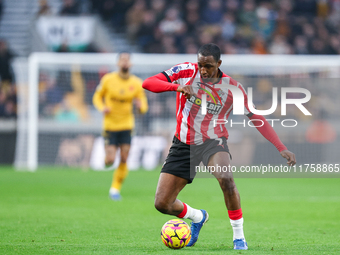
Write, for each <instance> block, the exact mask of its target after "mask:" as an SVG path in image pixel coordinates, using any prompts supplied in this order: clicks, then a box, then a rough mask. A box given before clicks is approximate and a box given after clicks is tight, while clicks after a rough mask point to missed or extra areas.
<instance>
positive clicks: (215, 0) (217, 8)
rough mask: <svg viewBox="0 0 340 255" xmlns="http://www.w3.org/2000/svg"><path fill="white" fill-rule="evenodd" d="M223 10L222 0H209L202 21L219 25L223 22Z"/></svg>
mask: <svg viewBox="0 0 340 255" xmlns="http://www.w3.org/2000/svg"><path fill="white" fill-rule="evenodd" d="M222 18H223V9H222V2H221V0H209V1H208V5H207V7H206V8H204V10H203V12H202V19H203V21H204V22H206V23H207V24H217V23H220V22H221V21H222Z"/></svg>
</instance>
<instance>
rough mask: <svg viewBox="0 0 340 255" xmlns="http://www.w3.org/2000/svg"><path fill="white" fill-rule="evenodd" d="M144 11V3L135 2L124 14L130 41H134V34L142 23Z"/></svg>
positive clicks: (140, 0) (140, 1)
mask: <svg viewBox="0 0 340 255" xmlns="http://www.w3.org/2000/svg"><path fill="white" fill-rule="evenodd" d="M145 11H146V4H145V1H144V0H137V1H136V2H135V4H134V5H133V6H132V7H131V8H130V9H129V10H128V12H127V13H126V26H127V34H128V37H129V38H130V39H131V40H135V36H136V33H137V32H138V29H139V27H140V25H141V23H142V22H143V19H144V13H145Z"/></svg>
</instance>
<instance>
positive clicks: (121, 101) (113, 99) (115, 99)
mask: <svg viewBox="0 0 340 255" xmlns="http://www.w3.org/2000/svg"><path fill="white" fill-rule="evenodd" d="M110 99H111V101H114V102H119V103H126V102H131V100H128V99H119V98H117V97H111V98H110Z"/></svg>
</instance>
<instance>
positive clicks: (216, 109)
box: [189, 96, 222, 115]
mask: <svg viewBox="0 0 340 255" xmlns="http://www.w3.org/2000/svg"><path fill="white" fill-rule="evenodd" d="M189 102H191V103H193V104H195V105H198V106H200V107H201V104H202V99H201V98H198V97H197V96H192V97H191V98H190V99H189ZM221 110H222V105H220V104H217V103H216V104H215V102H214V103H212V102H207V113H210V114H213V115H217V114H219V113H220V112H221Z"/></svg>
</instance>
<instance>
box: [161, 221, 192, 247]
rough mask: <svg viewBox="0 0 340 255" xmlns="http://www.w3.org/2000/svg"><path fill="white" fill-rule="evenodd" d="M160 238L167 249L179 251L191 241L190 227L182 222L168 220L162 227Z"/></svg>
mask: <svg viewBox="0 0 340 255" xmlns="http://www.w3.org/2000/svg"><path fill="white" fill-rule="evenodd" d="M161 238H162V241H163V243H164V244H165V245H166V246H167V247H169V248H171V249H181V248H183V247H185V246H186V245H187V244H188V243H189V241H190V239H191V231H190V226H189V225H188V224H187V223H186V222H185V221H183V220H178V219H174V220H169V221H167V222H166V223H165V224H164V225H163V227H162V230H161Z"/></svg>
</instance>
